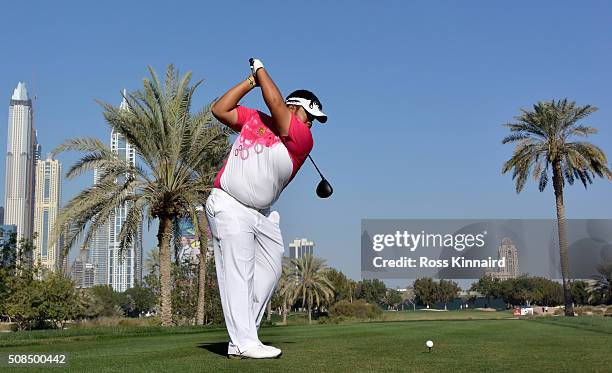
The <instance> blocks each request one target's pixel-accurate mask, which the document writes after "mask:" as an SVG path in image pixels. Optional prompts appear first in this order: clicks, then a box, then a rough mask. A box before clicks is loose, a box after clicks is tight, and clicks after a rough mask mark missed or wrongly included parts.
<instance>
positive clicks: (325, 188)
mask: <svg viewBox="0 0 612 373" xmlns="http://www.w3.org/2000/svg"><path fill="white" fill-rule="evenodd" d="M332 193H334V188H332V186H331V184H330V183H329V182H328V181H327V180H325V179H324V178H323V179H321V182H319V185H317V196H319V197H320V198H327V197H329V196H331V195H332Z"/></svg>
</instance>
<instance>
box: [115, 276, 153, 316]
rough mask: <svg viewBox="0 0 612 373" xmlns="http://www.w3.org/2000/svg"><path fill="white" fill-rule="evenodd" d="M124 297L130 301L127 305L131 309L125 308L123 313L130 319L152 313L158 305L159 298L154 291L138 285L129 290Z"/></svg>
mask: <svg viewBox="0 0 612 373" xmlns="http://www.w3.org/2000/svg"><path fill="white" fill-rule="evenodd" d="M124 295H125V297H126V298H127V299H129V302H128V303H127V304H129V308H123V311H124V312H125V314H126V315H127V316H130V317H138V316H140V315H141V314H144V313H147V312H150V311H152V310H153V309H154V307H155V305H156V304H157V297H156V296H155V293H154V292H153V289H151V288H148V287H144V286H142V285H141V284H136V285H135V286H133V287H131V288H129V289H127V290H126V291H125V292H124Z"/></svg>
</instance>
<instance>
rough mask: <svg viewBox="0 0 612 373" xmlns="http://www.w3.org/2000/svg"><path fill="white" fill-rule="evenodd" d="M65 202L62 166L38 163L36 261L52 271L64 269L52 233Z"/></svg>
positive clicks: (56, 163)
mask: <svg viewBox="0 0 612 373" xmlns="http://www.w3.org/2000/svg"><path fill="white" fill-rule="evenodd" d="M61 199H62V165H61V164H60V163H59V161H57V160H54V159H52V157H51V154H49V155H47V159H46V160H39V161H38V162H37V164H36V193H35V198H34V201H35V203H34V206H35V207H34V232H35V233H36V239H35V240H34V245H35V248H34V261H35V262H36V263H38V264H40V265H41V266H42V267H43V268H46V269H48V270H51V271H56V270H58V269H61V267H62V263H60V261H59V259H60V258H59V256H60V255H59V249H60V246H59V242H58V241H59V240H55V241H52V237H51V236H52V231H53V227H54V226H55V220H56V219H57V214H58V212H59V205H60V201H61Z"/></svg>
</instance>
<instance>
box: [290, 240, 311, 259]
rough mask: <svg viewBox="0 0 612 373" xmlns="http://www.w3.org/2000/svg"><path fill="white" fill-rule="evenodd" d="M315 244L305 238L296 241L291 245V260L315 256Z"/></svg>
mask: <svg viewBox="0 0 612 373" xmlns="http://www.w3.org/2000/svg"><path fill="white" fill-rule="evenodd" d="M314 246H315V245H314V242H312V241H308V240H307V239H305V238H302V239H301V240H299V239H296V240H294V241H293V242H292V243H290V244H289V259H302V258H304V256H305V255H314Z"/></svg>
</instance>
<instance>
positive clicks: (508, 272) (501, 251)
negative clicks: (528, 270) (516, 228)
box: [485, 237, 520, 280]
mask: <svg viewBox="0 0 612 373" xmlns="http://www.w3.org/2000/svg"><path fill="white" fill-rule="evenodd" d="M502 258H505V261H506V267H505V268H501V269H500V270H498V271H487V272H485V276H491V277H492V278H498V279H500V280H508V279H511V278H517V277H518V276H519V274H520V272H519V259H518V249H517V248H516V246H515V245H514V244H513V243H512V240H511V239H510V238H508V237H505V238H504V239H502V242H501V245H500V246H499V247H498V248H497V259H502Z"/></svg>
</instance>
